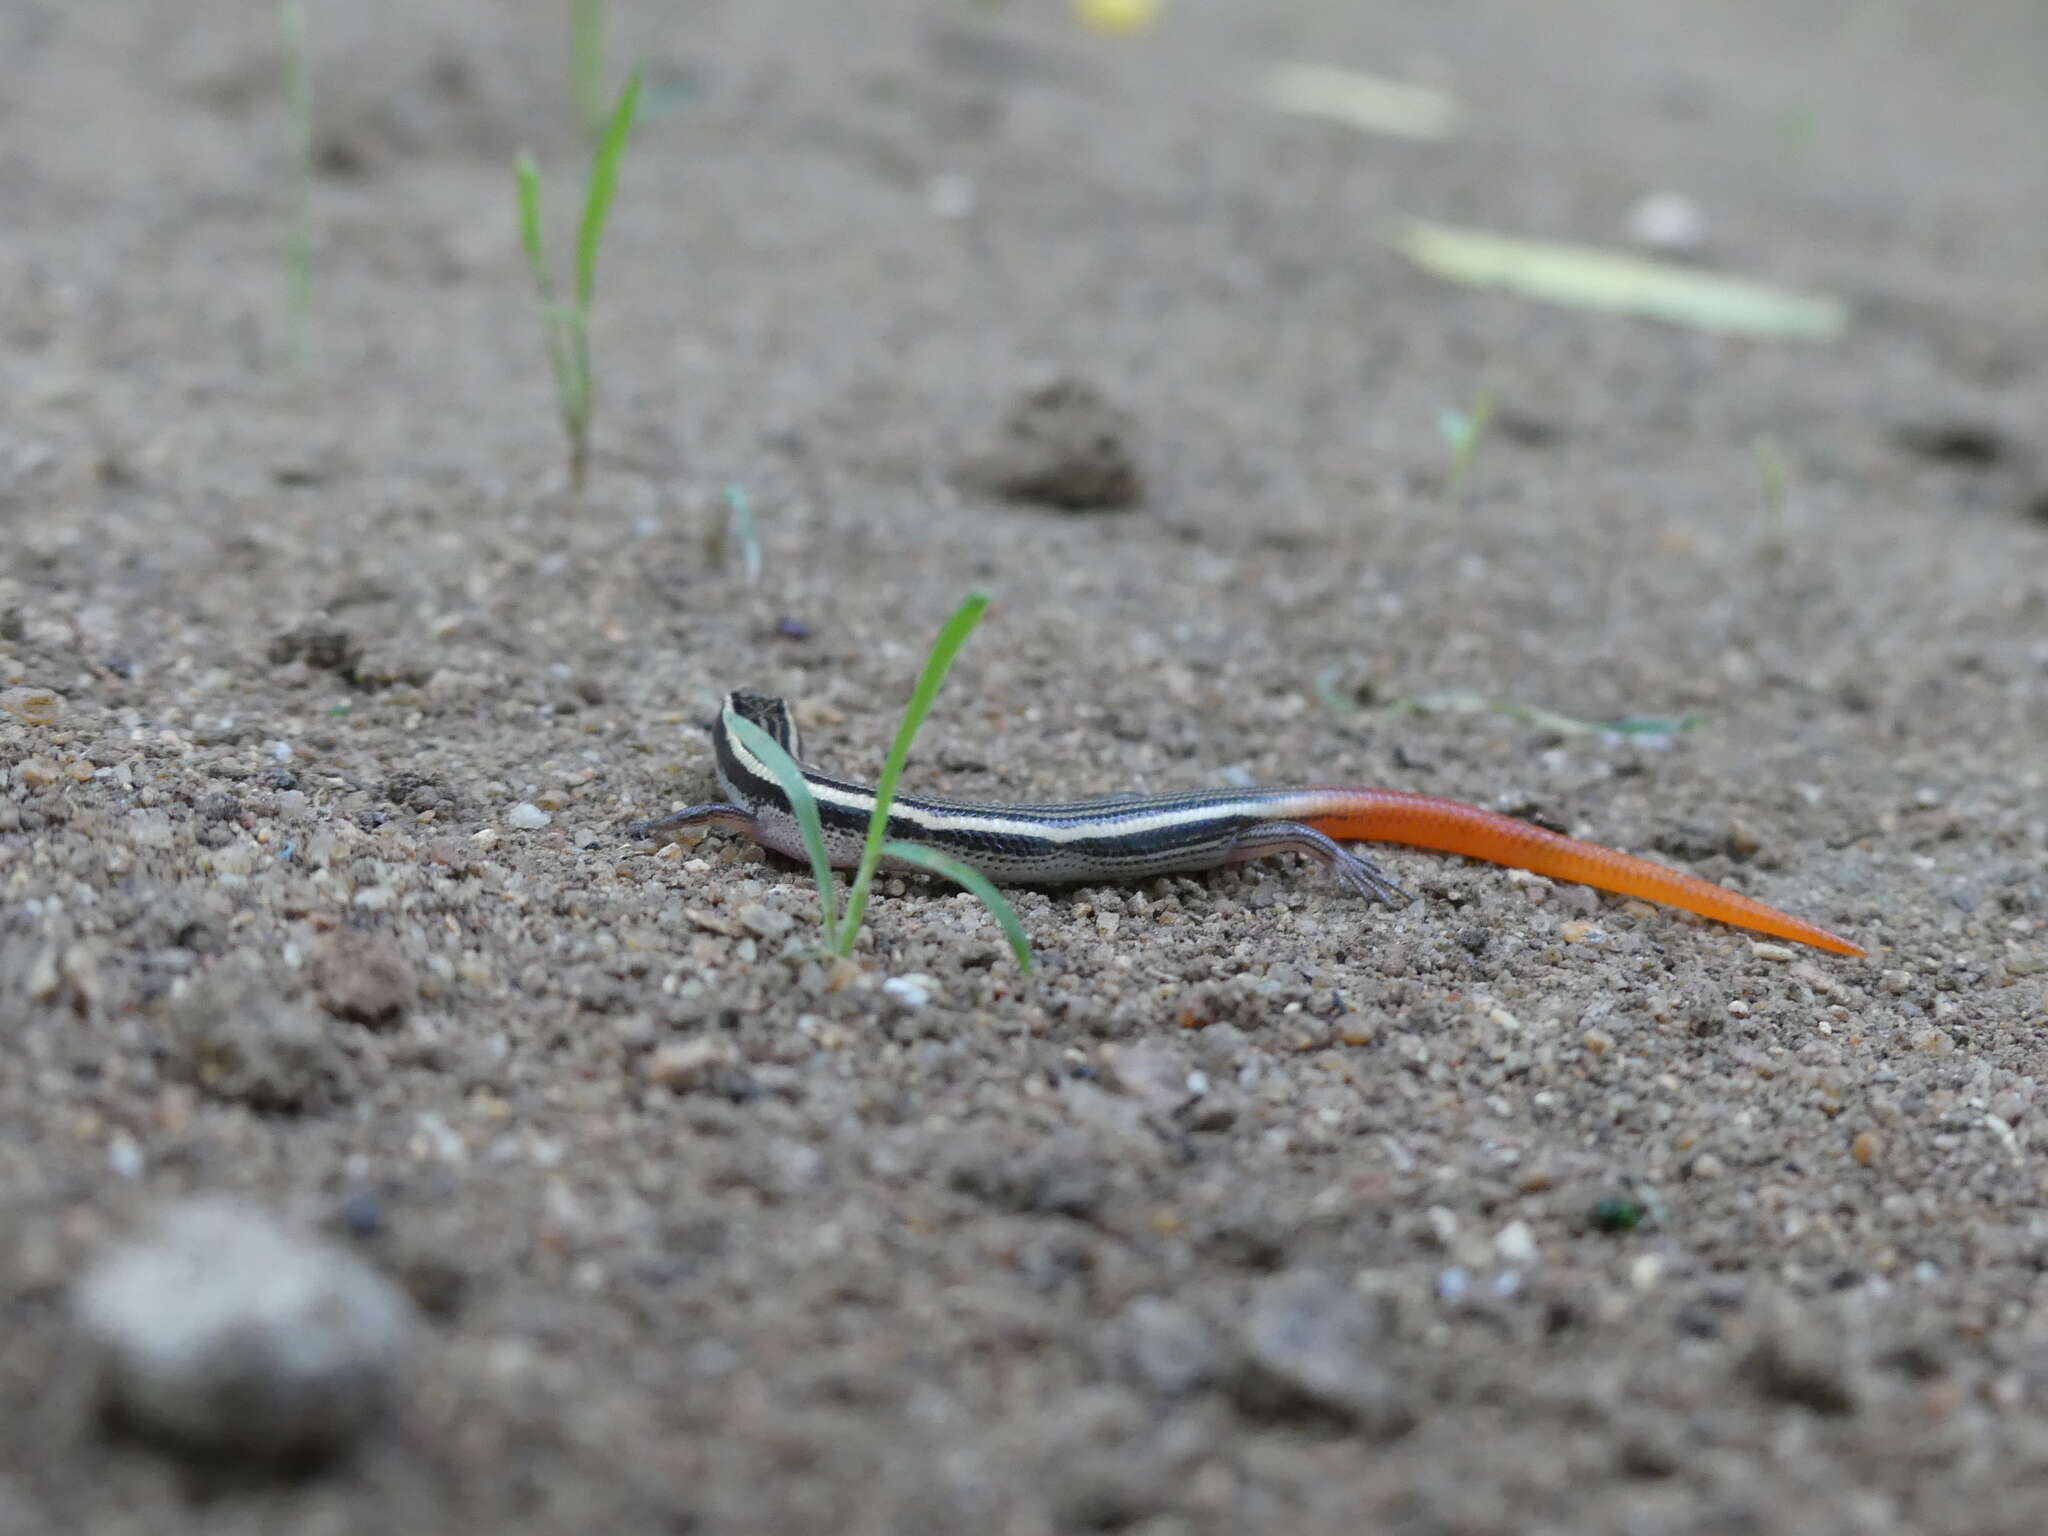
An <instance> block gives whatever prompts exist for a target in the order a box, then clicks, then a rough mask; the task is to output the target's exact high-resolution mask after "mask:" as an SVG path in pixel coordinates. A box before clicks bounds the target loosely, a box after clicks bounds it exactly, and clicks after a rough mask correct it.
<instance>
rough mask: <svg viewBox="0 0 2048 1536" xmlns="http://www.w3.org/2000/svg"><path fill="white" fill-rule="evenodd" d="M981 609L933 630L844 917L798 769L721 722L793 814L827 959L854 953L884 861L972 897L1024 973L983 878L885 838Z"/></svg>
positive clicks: (1020, 928)
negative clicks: (914, 749)
mask: <svg viewBox="0 0 2048 1536" xmlns="http://www.w3.org/2000/svg"><path fill="white" fill-rule="evenodd" d="M987 608H988V594H987V593H984V592H975V593H971V594H969V596H968V598H967V601H966V602H964V603H962V604H961V605H960V607H959V609H958V610H957V611H955V613H954V614H953V616H952V617H951V618H950V619H948V620H947V621H946V623H945V627H944V628H942V629H941V630H940V631H939V637H938V639H937V640H935V641H933V642H932V649H931V654H930V655H929V656H927V657H926V658H925V663H924V671H923V672H922V673H920V674H919V675H918V679H917V687H916V688H915V689H914V690H913V691H912V693H911V695H910V705H909V707H908V708H907V709H905V710H904V712H903V724H902V725H901V726H899V727H898V728H897V731H896V742H895V745H893V746H892V747H890V749H889V757H888V761H886V762H885V763H884V764H883V765H882V776H881V779H880V781H879V782H878V784H877V785H876V788H875V809H874V814H873V815H872V816H870V817H869V818H868V834H867V842H866V844H865V845H864V846H863V847H862V849H861V859H860V866H859V868H857V869H856V870H855V871H854V876H853V884H852V885H851V887H850V888H849V889H848V891H847V895H846V908H845V911H844V912H843V913H839V912H835V907H836V906H837V893H836V888H835V887H834V885H833V883H832V861H831V858H830V857H829V856H828V855H827V853H826V851H825V833H824V828H823V826H822V824H821V823H820V822H819V820H818V807H817V802H816V801H814V800H813V799H812V798H811V791H810V788H809V786H807V785H806V784H805V783H804V776H803V770H802V769H801V768H799V767H798V766H797V763H796V760H795V759H794V758H792V757H791V756H790V755H789V754H788V753H787V752H785V751H783V750H782V748H781V747H780V746H779V745H777V744H776V742H775V740H774V739H773V738H772V737H771V736H769V734H768V733H767V732H766V731H764V730H762V729H761V728H760V727H759V726H757V725H755V724H754V723H753V722H752V721H749V720H743V719H741V718H740V717H739V716H738V715H735V714H731V713H728V714H727V715H726V717H725V721H726V725H727V727H728V729H730V730H731V731H732V732H733V733H734V734H735V735H736V736H738V737H739V739H740V743H741V744H742V745H743V746H745V747H746V748H747V749H748V750H749V751H751V752H753V753H755V754H756V755H757V756H758V757H759V758H760V759H761V761H762V762H764V763H766V764H767V765H768V767H769V768H770V769H771V770H772V771H773V772H774V774H775V777H776V781H777V782H778V783H780V784H781V786H782V790H783V793H784V794H786V795H788V796H789V801H790V805H791V806H792V808H794V810H795V811H796V819H797V826H798V827H799V828H800V829H801V830H802V832H803V839H804V852H805V853H806V854H808V855H809V856H810V860H811V872H812V873H813V874H814V875H815V876H816V877H817V881H818V906H819V911H820V912H821V914H822V916H823V921H824V929H825V947H826V948H827V949H829V950H830V951H831V952H832V953H833V954H836V955H841V956H844V955H850V954H852V953H853V944H854V940H855V939H857V938H858V937H859V936H860V924H861V918H862V917H863V916H864V915H865V914H866V912H867V903H868V889H869V887H870V886H871V885H872V884H873V883H874V878H875V871H876V869H877V868H879V867H880V865H881V862H882V860H883V859H885V858H886V859H894V860H897V861H898V862H900V863H904V864H914V865H916V866H917V867H918V868H919V869H924V870H929V871H930V872H931V873H933V874H935V875H942V876H944V877H945V878H946V879H948V880H950V881H952V882H953V883H954V884H955V885H957V886H959V887H961V888H962V889H963V890H965V891H967V892H968V893H969V894H971V895H973V896H974V897H976V898H977V899H978V900H979V901H980V902H981V904H982V905H983V906H985V907H987V908H988V910H989V915H990V916H991V917H993V918H994V919H995V920H996V925H997V926H998V927H1000V928H1001V929H1002V930H1003V936H1004V937H1005V938H1006V939H1008V940H1009V942H1010V950H1011V952H1012V953H1013V954H1015V955H1016V957H1017V964H1018V966H1019V967H1020V968H1021V969H1022V970H1023V971H1024V972H1025V973H1026V974H1027V975H1028V974H1030V971H1031V940H1030V938H1029V937H1028V936H1027V935H1026V934H1025V932H1024V925H1023V924H1022V923H1021V922H1019V921H1018V920H1017V913H1016V911H1015V910H1014V909H1013V908H1012V907H1011V906H1010V904H1009V903H1008V902H1007V901H1005V900H1004V899H1003V897H1002V894H1001V893H1000V892H998V891H997V890H996V888H995V886H994V885H992V884H990V883H989V881H988V879H987V877H986V876H984V875H982V874H981V873H980V872H979V871H978V870H973V869H969V868H968V867H967V866H966V865H965V864H962V863H961V862H960V861H959V860H958V859H955V858H953V857H951V856H950V855H948V854H944V853H941V852H939V850H938V849H936V848H927V847H925V846H924V845H923V844H922V843H904V842H896V841H894V840H892V839H891V838H890V837H889V807H890V806H891V805H892V804H894V803H895V799H896V781H897V780H898V779H899V778H901V777H902V776H903V764H904V762H905V761H906V760H907V759H908V758H909V756H910V744H911V742H913V741H914V740H916V739H917V732H918V728H919V727H920V726H922V725H923V724H924V720H925V716H926V715H928V714H930V713H931V707H932V700H933V699H934V698H936V697H937V696H938V692H939V686H940V684H942V683H944V682H945V680H946V673H947V672H948V671H949V670H951V668H952V665H953V658H954V657H955V656H956V655H958V654H959V651H960V647H961V646H962V645H964V644H965V643H966V641H967V637H968V636H969V635H970V634H972V633H973V632H974V626H975V625H977V624H979V623H980V622H981V616H982V613H983V612H984V611H985V610H986V609H987Z"/></svg>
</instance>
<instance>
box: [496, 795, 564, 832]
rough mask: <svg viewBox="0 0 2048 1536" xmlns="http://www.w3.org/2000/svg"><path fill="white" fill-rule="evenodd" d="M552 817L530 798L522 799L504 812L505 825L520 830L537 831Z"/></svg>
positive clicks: (550, 820)
mask: <svg viewBox="0 0 2048 1536" xmlns="http://www.w3.org/2000/svg"><path fill="white" fill-rule="evenodd" d="M554 819H555V818H554V817H553V816H551V815H549V814H548V813H547V812H546V811H544V810H542V809H541V808H540V807H539V806H537V805H535V804H534V803H533V802H532V801H531V800H522V801H520V802H519V803H518V804H517V805H515V806H513V807H512V809H511V810H509V811H507V812H506V813H505V825H506V826H508V827H515V828H517V829H518V830H519V831H521V832H538V831H539V830H540V829H541V828H542V827H545V826H547V825H548V824H549V823H550V822H552V821H553V820H554Z"/></svg>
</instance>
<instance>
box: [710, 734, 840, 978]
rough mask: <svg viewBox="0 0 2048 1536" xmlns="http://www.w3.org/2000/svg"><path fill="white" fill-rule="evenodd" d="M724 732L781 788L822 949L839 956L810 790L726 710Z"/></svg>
mask: <svg viewBox="0 0 2048 1536" xmlns="http://www.w3.org/2000/svg"><path fill="white" fill-rule="evenodd" d="M725 728H726V729H727V730H728V731H731V732H732V733H733V735H735V736H737V737H738V738H739V741H740V745H741V746H743V747H745V748H746V749H747V750H748V751H749V752H751V753H753V754H754V756H756V757H758V758H759V759H760V760H761V761H762V762H764V763H766V764H767V765H768V767H769V769H770V771H772V772H773V773H774V775H775V781H776V782H777V783H778V784H780V785H781V786H782V792H783V793H784V794H785V795H787V796H789V804H790V808H791V809H792V810H794V811H795V812H796V824H797V828H798V830H800V831H801V832H802V833H803V835H804V852H805V853H807V854H809V855H810V857H811V874H812V875H813V876H814V877H815V878H816V880H817V882H818V911H819V913H820V916H821V918H822V921H823V926H824V929H825V947H826V948H827V949H829V950H831V951H832V952H833V953H835V954H838V953H842V951H841V950H840V948H839V888H838V886H836V885H835V884H834V883H833V880H832V859H831V856H830V855H829V854H827V853H826V852H825V828H824V824H823V823H822V822H820V821H819V820H818V802H817V801H816V800H813V799H812V798H811V787H810V785H808V784H806V783H805V782H804V771H803V769H802V768H801V767H799V766H798V765H797V760H796V759H795V758H793V757H791V756H790V755H789V754H788V753H787V752H785V751H783V750H782V743H781V742H779V741H777V740H776V739H775V738H774V737H773V736H770V735H769V734H768V733H767V732H766V731H764V730H762V729H761V727H759V726H758V725H756V724H754V722H753V721H751V720H749V719H747V718H745V717H744V716H742V715H738V714H735V713H734V712H733V711H731V710H727V711H726V712H725Z"/></svg>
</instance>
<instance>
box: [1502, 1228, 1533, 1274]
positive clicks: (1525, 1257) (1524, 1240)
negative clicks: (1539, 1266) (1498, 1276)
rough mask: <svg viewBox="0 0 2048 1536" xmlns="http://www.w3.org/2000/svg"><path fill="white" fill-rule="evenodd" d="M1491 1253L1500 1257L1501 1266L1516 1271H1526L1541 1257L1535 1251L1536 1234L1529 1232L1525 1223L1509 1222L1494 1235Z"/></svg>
mask: <svg viewBox="0 0 2048 1536" xmlns="http://www.w3.org/2000/svg"><path fill="white" fill-rule="evenodd" d="M1493 1251H1494V1252H1495V1253H1497V1254H1499V1255H1500V1260H1501V1262H1502V1263H1503V1264H1509V1265H1512V1266H1514V1267H1515V1268H1517V1269H1527V1268H1528V1267H1529V1266H1530V1265H1532V1264H1534V1263H1536V1261H1537V1260H1538V1259H1539V1258H1540V1257H1541V1255H1540V1254H1539V1253H1538V1252H1537V1250H1536V1234H1535V1233H1533V1232H1531V1231H1530V1230H1529V1223H1527V1222H1526V1221H1511V1222H1509V1223H1508V1224H1507V1225H1506V1226H1504V1227H1502V1228H1501V1229H1500V1230H1499V1231H1498V1232H1496V1233H1494V1235H1493Z"/></svg>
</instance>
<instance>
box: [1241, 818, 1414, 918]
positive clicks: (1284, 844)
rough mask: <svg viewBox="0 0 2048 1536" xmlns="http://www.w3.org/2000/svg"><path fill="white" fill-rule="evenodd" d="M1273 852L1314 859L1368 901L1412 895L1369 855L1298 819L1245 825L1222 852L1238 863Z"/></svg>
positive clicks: (1403, 900) (1399, 901) (1392, 902)
mask: <svg viewBox="0 0 2048 1536" xmlns="http://www.w3.org/2000/svg"><path fill="white" fill-rule="evenodd" d="M1276 853H1298V854H1300V855H1301V856H1302V857H1304V858H1309V859H1314V860H1315V861H1316V862H1317V863H1318V864H1321V865H1322V866H1323V867H1324V868H1325V869H1327V870H1329V872H1330V873H1331V874H1333V875H1335V876H1336V877H1337V878H1338V879H1339V880H1340V881H1342V882H1343V883H1344V884H1345V885H1346V886H1347V887H1349V888H1350V889H1351V890H1353V891H1356V892H1357V893H1358V894H1359V895H1361V896H1363V897H1365V898H1367V899H1368V900H1370V901H1383V902H1385V903H1386V904H1387V905H1388V906H1406V905H1408V903H1410V902H1411V901H1413V900H1414V899H1415V898H1414V897H1413V896H1410V895H1409V894H1408V893H1407V892H1406V891H1404V890H1403V889H1401V887H1400V886H1398V885H1396V884H1395V883H1394V880H1393V877H1392V876H1390V875H1389V874H1388V873H1387V872H1386V871H1385V870H1383V869H1381V868H1380V867H1379V865H1377V864H1375V863H1374V862H1373V861H1372V860H1371V859H1368V858H1366V857H1365V856H1364V855H1363V854H1359V853H1353V852H1352V851H1351V850H1350V849H1348V848H1346V847H1344V846H1343V845H1342V844H1340V843H1338V842H1336V841H1334V840H1332V839H1331V838H1329V837H1326V836H1324V834H1322V833H1321V832H1318V831H1317V830H1316V829H1315V828H1314V827H1305V826H1303V825H1302V824H1301V823H1300V822H1298V821H1268V822H1262V823H1260V824H1259V825H1258V826H1255V827H1247V828H1245V829H1244V831H1242V832H1240V833H1238V834H1237V840H1236V841H1235V842H1233V843H1232V844H1231V845H1230V851H1229V852H1228V853H1226V854H1224V856H1223V859H1222V862H1223V863H1225V864H1241V863H1243V862H1244V861H1245V860H1246V859H1263V858H1267V857H1270V856H1271V855H1273V854H1276Z"/></svg>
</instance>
